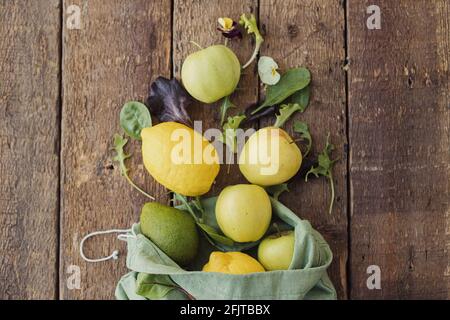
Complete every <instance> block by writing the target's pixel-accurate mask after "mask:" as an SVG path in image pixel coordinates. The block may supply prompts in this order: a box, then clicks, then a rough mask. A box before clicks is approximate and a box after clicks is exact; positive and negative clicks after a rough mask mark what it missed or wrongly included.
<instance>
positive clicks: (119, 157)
mask: <svg viewBox="0 0 450 320" xmlns="http://www.w3.org/2000/svg"><path fill="white" fill-rule="evenodd" d="M127 143H128V139H125V138H124V137H123V136H121V135H120V134H115V135H114V150H115V152H116V156H115V157H114V158H113V160H114V161H116V162H118V163H119V166H120V173H121V174H122V176H124V177H125V179H126V180H127V181H128V183H129V184H130V185H131V186H132V187H133V188H135V189H136V190H137V191H139V192H140V193H142V194H143V195H144V196H146V197H147V198H150V199H151V200H155V198H154V197H152V196H151V195H149V194H148V193H146V192H145V191H144V190H142V189H141V188H139V187H138V186H137V185H136V184H135V183H134V182H133V181H132V180H131V178H130V177H129V175H128V168H127V166H126V165H125V160H127V159H129V158H131V155H129V154H126V153H125V151H124V148H125V146H126V145H127Z"/></svg>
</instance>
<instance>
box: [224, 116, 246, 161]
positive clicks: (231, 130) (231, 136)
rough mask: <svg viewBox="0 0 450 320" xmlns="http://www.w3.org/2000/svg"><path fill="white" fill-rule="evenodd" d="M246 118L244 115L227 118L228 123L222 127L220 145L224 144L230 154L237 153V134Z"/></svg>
mask: <svg viewBox="0 0 450 320" xmlns="http://www.w3.org/2000/svg"><path fill="white" fill-rule="evenodd" d="M245 118H246V116H245V115H237V116H234V117H228V121H227V122H226V123H225V124H224V125H223V134H222V137H221V138H220V141H222V143H224V144H226V145H227V146H228V147H229V148H230V150H231V152H233V153H236V152H237V133H236V130H237V129H239V126H240V125H241V123H242V121H244V120H245Z"/></svg>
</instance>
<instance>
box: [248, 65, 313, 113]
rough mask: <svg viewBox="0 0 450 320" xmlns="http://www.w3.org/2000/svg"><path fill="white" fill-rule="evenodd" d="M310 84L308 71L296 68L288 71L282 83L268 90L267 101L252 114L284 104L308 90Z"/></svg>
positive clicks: (283, 76)
mask: <svg viewBox="0 0 450 320" xmlns="http://www.w3.org/2000/svg"><path fill="white" fill-rule="evenodd" d="M310 82H311V73H310V72H309V70H308V69H306V68H294V69H290V70H288V71H287V72H285V73H284V74H283V75H282V76H281V79H280V81H279V82H278V83H277V84H276V85H273V86H269V87H268V88H267V92H266V100H265V101H264V103H263V104H262V105H260V106H259V107H258V108H257V109H255V110H254V111H253V112H252V114H255V113H257V112H258V111H260V110H261V109H264V108H267V107H270V106H274V105H277V104H280V103H283V102H284V101H285V100H286V99H287V98H289V97H291V96H292V95H293V94H294V93H296V92H297V91H300V90H302V89H304V88H306V87H307V86H308V85H309V83H310ZM300 107H301V105H300ZM300 109H301V108H300Z"/></svg>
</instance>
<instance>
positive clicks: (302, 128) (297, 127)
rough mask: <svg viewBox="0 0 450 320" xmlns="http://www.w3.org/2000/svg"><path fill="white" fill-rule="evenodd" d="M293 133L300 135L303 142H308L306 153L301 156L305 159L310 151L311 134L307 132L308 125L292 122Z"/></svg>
mask: <svg viewBox="0 0 450 320" xmlns="http://www.w3.org/2000/svg"><path fill="white" fill-rule="evenodd" d="M294 132H297V133H300V137H301V138H302V139H303V140H306V141H307V142H308V144H307V146H306V152H305V154H304V155H303V157H304V158H306V156H307V155H308V154H309V152H310V151H311V147H312V137H311V133H310V132H309V127H308V124H307V123H306V122H302V121H295V122H294Z"/></svg>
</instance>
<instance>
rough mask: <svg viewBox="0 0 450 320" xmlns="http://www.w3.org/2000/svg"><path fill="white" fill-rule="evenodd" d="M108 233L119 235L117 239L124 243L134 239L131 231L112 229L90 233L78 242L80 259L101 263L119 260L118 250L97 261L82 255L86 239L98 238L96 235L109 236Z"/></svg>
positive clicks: (134, 235)
mask: <svg viewBox="0 0 450 320" xmlns="http://www.w3.org/2000/svg"><path fill="white" fill-rule="evenodd" d="M110 233H121V234H119V235H118V236H117V239H119V240H121V241H126V240H127V239H128V238H135V237H136V234H135V233H134V230H133V229H112V230H106V231H96V232H92V233H90V234H88V235H86V236H85V237H84V238H83V239H82V240H81V242H80V255H81V258H83V260H84V261H87V262H103V261H108V260H110V259H114V260H117V259H118V258H119V250H114V251H113V253H112V254H111V255H110V256H107V257H105V258H99V259H89V258H88V257H86V255H85V254H84V251H83V246H84V242H85V241H86V240H87V239H89V238H91V237H95V236H98V235H103V234H110ZM129 233H131V234H129Z"/></svg>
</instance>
